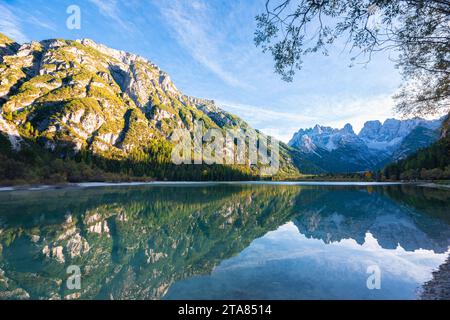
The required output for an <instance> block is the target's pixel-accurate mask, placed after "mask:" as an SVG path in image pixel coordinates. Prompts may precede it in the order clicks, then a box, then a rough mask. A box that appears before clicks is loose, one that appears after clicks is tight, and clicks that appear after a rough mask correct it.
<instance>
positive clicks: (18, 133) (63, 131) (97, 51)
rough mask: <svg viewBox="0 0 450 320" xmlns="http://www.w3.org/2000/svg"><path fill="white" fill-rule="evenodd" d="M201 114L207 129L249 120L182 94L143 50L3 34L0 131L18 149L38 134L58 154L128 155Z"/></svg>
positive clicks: (286, 160)
mask: <svg viewBox="0 0 450 320" xmlns="http://www.w3.org/2000/svg"><path fill="white" fill-rule="evenodd" d="M196 120H202V121H203V122H204V127H205V128H226V127H236V126H239V127H244V128H247V127H249V126H248V125H247V124H246V123H245V122H244V121H242V120H241V119H239V118H238V117H236V116H234V115H232V114H230V113H227V112H225V111H223V110H222V109H221V108H219V107H218V106H217V105H216V104H215V103H214V101H212V100H206V99H199V98H194V97H189V96H186V95H184V94H183V93H181V92H180V91H179V90H178V89H177V88H176V86H175V85H174V83H173V82H172V81H171V79H170V77H169V75H168V74H167V73H165V72H164V71H162V70H161V69H159V67H158V66H156V65H155V64H153V63H152V62H150V61H148V60H147V59H145V58H143V57H140V56H137V55H134V54H131V53H127V52H123V51H119V50H115V49H111V48H108V47H106V46H104V45H101V44H97V43H95V42H94V41H92V40H89V39H83V40H76V41H71V40H61V39H53V40H45V41H41V42H31V43H26V44H23V45H21V46H19V45H17V44H16V43H14V42H13V41H12V40H10V39H8V38H6V37H4V36H3V35H0V133H2V134H4V135H5V136H7V137H8V138H9V140H10V142H11V145H13V147H14V149H16V150H19V149H20V144H21V143H22V140H34V141H37V142H39V143H40V144H41V145H42V146H43V147H45V148H47V149H50V150H52V151H55V152H56V151H58V154H76V153H78V152H80V151H81V150H88V151H90V152H92V153H93V154H96V155H99V156H102V157H105V158H113V159H118V158H119V159H120V158H127V157H128V156H129V154H130V153H132V152H133V151H137V152H145V150H146V148H148V146H149V145H152V143H153V144H154V143H155V141H166V140H168V139H169V138H170V136H171V134H172V133H173V131H174V130H175V129H179V128H183V129H188V130H189V131H191V132H192V131H193V124H194V122H195V121H196ZM283 157H284V158H283V159H282V160H281V163H282V164H286V165H287V166H289V168H290V169H289V170H290V171H296V168H295V167H294V166H293V165H292V161H291V160H290V159H289V156H288V154H287V153H284V154H283ZM297 172H298V171H297Z"/></svg>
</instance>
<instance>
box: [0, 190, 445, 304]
mask: <svg viewBox="0 0 450 320" xmlns="http://www.w3.org/2000/svg"><path fill="white" fill-rule="evenodd" d="M449 205H450V192H449V191H447V190H437V189H431V188H421V187H415V186H406V185H381V186H380V185H375V186H374V185H364V184H362V185H353V186H346V185H327V186H321V185H299V184H289V183H287V184H283V183H275V184H258V183H252V184H245V183H243V184H239V183H236V184H233V183H229V184H214V183H207V184H179V185H176V184H169V185H138V186H126V185H125V186H104V187H95V188H88V187H84V188H72V189H61V190H38V191H5V192H0V299H19V298H31V299H64V298H66V299H77V298H81V299H416V298H418V297H419V295H420V292H421V290H422V286H423V284H424V283H426V282H428V281H430V280H431V279H432V277H433V276H432V272H433V271H434V270H436V269H438V268H439V266H440V265H442V264H443V263H444V262H445V261H446V259H447V257H448V256H449V252H450V251H449V246H450V215H449ZM77 270H79V271H80V274H81V276H80V277H79V278H77V277H76V274H77ZM78 280H80V281H78ZM78 284H79V285H80V287H78ZM378 284H379V286H378ZM374 286H375V287H376V288H374V289H373V287H374ZM369 288H372V289H369Z"/></svg>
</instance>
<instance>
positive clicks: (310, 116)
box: [218, 95, 394, 142]
mask: <svg viewBox="0 0 450 320" xmlns="http://www.w3.org/2000/svg"><path fill="white" fill-rule="evenodd" d="M218 103H219V105H220V106H221V107H222V108H223V109H224V110H227V111H229V112H231V113H235V114H236V115H238V116H240V117H242V118H243V119H245V120H246V121H248V123H250V124H251V125H252V126H254V127H255V128H257V129H259V130H261V131H262V132H264V133H266V134H269V135H272V136H274V137H276V138H278V139H279V140H281V141H283V142H288V141H289V140H290V139H291V138H292V136H293V134H294V133H295V132H297V131H298V130H299V129H304V128H310V127H313V126H314V125H316V124H320V125H325V126H331V127H333V128H342V127H344V125H345V124H347V123H350V124H351V125H352V126H353V128H354V130H355V132H356V133H358V132H359V131H360V130H361V128H362V127H363V126H364V123H365V122H366V121H369V120H380V121H384V120H386V119H387V118H391V117H394V112H393V111H392V107H393V105H394V101H393V99H392V98H391V96H390V95H380V96H373V97H368V98H366V99H361V98H355V99H350V98H346V99H342V100H341V101H339V102H337V101H333V102H331V101H323V100H320V99H316V100H313V101H310V102H309V103H308V104H310V105H307V106H304V107H299V108H297V109H293V108H289V109H288V110H291V111H277V110H283V109H281V107H278V108H275V107H273V106H272V107H268V106H267V107H264V106H253V105H246V104H239V103H233V102H229V101H218Z"/></svg>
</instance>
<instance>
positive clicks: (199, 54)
mask: <svg viewBox="0 0 450 320" xmlns="http://www.w3.org/2000/svg"><path fill="white" fill-rule="evenodd" d="M155 5H156V6H157V7H158V8H159V10H160V12H161V14H162V16H163V18H164V20H165V22H166V23H167V25H168V26H169V28H170V30H171V32H172V34H173V36H174V38H175V40H176V41H177V42H178V43H179V44H180V45H181V46H182V47H183V48H184V49H185V50H186V51H187V52H188V53H189V54H190V55H191V56H192V57H193V58H194V59H195V60H196V61H197V62H199V63H200V64H202V65H203V66H204V67H206V68H207V69H208V70H209V71H211V72H212V73H214V74H215V75H216V76H218V77H219V78H220V79H221V80H222V81H224V82H225V83H226V84H228V85H231V86H233V87H239V88H249V87H250V86H249V85H248V84H246V83H244V82H243V81H241V80H240V79H239V78H238V77H236V76H235V75H234V74H233V73H231V72H229V71H228V70H227V61H226V59H225V58H224V56H223V55H222V52H223V48H221V46H222V45H223V43H224V42H221V41H220V40H219V39H218V38H217V37H218V33H219V32H214V30H215V29H216V26H215V25H214V24H213V22H212V21H211V15H210V14H209V12H208V7H207V4H206V3H205V2H203V1H201V0H196V1H194V2H189V1H188V2H186V1H180V0H173V1H170V2H169V1H156V2H155Z"/></svg>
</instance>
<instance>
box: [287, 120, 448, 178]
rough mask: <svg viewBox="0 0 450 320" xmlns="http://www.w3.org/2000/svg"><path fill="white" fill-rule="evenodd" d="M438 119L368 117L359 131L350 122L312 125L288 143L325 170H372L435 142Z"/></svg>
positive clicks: (437, 131)
mask: <svg viewBox="0 0 450 320" xmlns="http://www.w3.org/2000/svg"><path fill="white" fill-rule="evenodd" d="M442 121H443V119H439V120H424V119H419V118H416V119H409V120H396V119H388V120H386V121H385V122H384V123H383V124H382V123H381V122H380V121H368V122H366V123H365V124H364V127H363V128H362V130H361V131H360V133H359V134H356V133H355V132H354V131H353V128H352V126H351V125H350V124H346V125H345V126H344V128H343V129H334V128H331V127H324V126H320V125H316V126H315V127H314V128H310V129H301V130H299V131H298V132H297V133H295V134H294V136H293V138H292V139H291V141H290V142H289V146H291V147H293V148H296V149H298V150H299V151H300V153H301V155H302V156H303V157H304V158H306V159H308V160H309V161H311V162H314V163H315V164H316V165H318V166H319V167H320V168H322V169H323V170H324V171H326V172H359V171H365V170H376V169H380V168H382V167H384V166H385V165H386V164H388V163H390V162H392V161H396V160H399V159H403V158H405V157H407V156H408V155H410V154H412V153H414V152H415V151H417V150H418V149H420V148H424V147H426V146H429V145H430V144H432V143H433V142H435V141H436V140H437V139H438V138H439V128H440V127H441V125H442Z"/></svg>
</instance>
